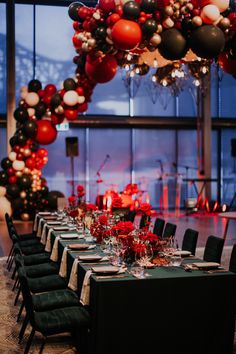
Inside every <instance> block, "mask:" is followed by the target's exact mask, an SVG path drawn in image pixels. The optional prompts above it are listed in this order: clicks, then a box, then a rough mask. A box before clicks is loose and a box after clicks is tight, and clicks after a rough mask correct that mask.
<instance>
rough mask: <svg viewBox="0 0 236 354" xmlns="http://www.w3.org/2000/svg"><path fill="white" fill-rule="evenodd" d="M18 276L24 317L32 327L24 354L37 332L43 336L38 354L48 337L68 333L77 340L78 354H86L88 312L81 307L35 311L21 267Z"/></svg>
mask: <svg viewBox="0 0 236 354" xmlns="http://www.w3.org/2000/svg"><path fill="white" fill-rule="evenodd" d="M18 274H19V279H20V284H21V288H22V295H23V299H24V302H25V307H26V316H27V317H28V319H29V322H30V324H31V327H32V330H31V333H30V336H29V338H28V341H27V344H26V347H25V351H24V354H27V353H29V350H30V347H31V344H32V340H33V337H34V335H35V332H39V333H40V334H41V335H42V336H43V341H42V345H41V348H40V353H42V352H43V349H44V346H45V343H46V340H47V337H48V336H51V335H57V334H61V333H64V332H70V333H71V334H72V336H73V337H74V338H79V353H80V354H86V353H87V349H88V329H89V326H90V316H89V313H88V311H87V310H85V309H84V308H83V307H80V306H74V305H73V306H69V307H60V308H55V309H52V310H51V309H47V310H43V311H36V308H35V300H33V297H32V295H31V289H30V284H29V282H28V278H27V277H26V274H25V271H24V268H23V267H20V268H19V269H18ZM43 301H44V302H45V301H46V300H45V299H44V300H43ZM44 306H46V305H44ZM45 308H46V307H45ZM41 309H42V308H41Z"/></svg>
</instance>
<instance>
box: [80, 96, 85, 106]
mask: <svg viewBox="0 0 236 354" xmlns="http://www.w3.org/2000/svg"><path fill="white" fill-rule="evenodd" d="M84 101H85V97H84V96H78V103H79V104H81V103H84Z"/></svg>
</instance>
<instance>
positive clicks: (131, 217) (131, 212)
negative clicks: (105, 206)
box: [125, 210, 136, 222]
mask: <svg viewBox="0 0 236 354" xmlns="http://www.w3.org/2000/svg"><path fill="white" fill-rule="evenodd" d="M135 215H136V211H135V210H129V211H128V213H127V214H126V215H125V221H131V222H134V218H135Z"/></svg>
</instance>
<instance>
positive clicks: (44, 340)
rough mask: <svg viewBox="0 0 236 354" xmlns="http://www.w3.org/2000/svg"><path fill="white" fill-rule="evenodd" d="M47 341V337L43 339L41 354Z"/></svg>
mask: <svg viewBox="0 0 236 354" xmlns="http://www.w3.org/2000/svg"><path fill="white" fill-rule="evenodd" d="M46 340H47V337H43V342H42V345H41V347H40V351H39V354H42V352H43V349H44V347H45V344H46Z"/></svg>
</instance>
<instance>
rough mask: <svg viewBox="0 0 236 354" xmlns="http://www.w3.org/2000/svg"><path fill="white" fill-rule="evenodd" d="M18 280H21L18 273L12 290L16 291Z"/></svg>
mask: <svg viewBox="0 0 236 354" xmlns="http://www.w3.org/2000/svg"><path fill="white" fill-rule="evenodd" d="M18 280H19V277H18V275H17V276H16V279H15V281H14V284H13V287H12V291H14V290H15V289H16V287H17V283H18Z"/></svg>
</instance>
